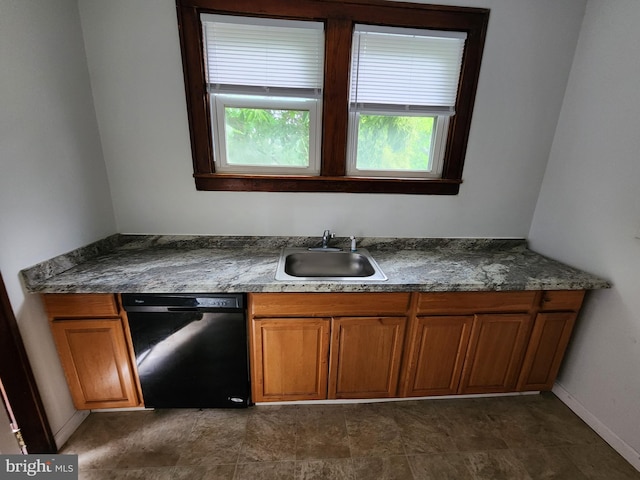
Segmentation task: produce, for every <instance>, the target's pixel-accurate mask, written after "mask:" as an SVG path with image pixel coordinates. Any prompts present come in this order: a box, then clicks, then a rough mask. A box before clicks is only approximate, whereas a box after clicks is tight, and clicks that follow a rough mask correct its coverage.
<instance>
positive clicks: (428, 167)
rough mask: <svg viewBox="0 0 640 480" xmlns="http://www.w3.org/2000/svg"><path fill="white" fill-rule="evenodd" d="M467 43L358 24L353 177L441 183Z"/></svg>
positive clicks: (451, 35)
mask: <svg viewBox="0 0 640 480" xmlns="http://www.w3.org/2000/svg"><path fill="white" fill-rule="evenodd" d="M465 39H466V34H464V33H463V32H442V31H434V30H428V29H424V30H423V29H409V28H392V27H381V26H375V25H361V24H357V25H355V28H354V32H353V43H352V56H351V58H352V60H351V62H352V63H351V85H350V97H349V111H350V122H349V128H350V133H349V146H348V149H349V152H348V167H347V173H348V174H349V175H363V176H386V177H393V178H403V177H418V178H439V177H440V176H441V174H442V165H443V157H444V151H445V149H444V148H443V145H444V144H445V142H446V138H447V131H448V127H449V117H450V116H452V115H454V114H455V104H456V100H457V93H458V86H459V79H460V70H461V65H462V55H463V52H464V44H465ZM376 125H377V126H378V130H377V131H376V129H375V126H376Z"/></svg>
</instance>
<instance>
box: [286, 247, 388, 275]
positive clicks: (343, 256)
mask: <svg viewBox="0 0 640 480" xmlns="http://www.w3.org/2000/svg"><path fill="white" fill-rule="evenodd" d="M276 280H281V281H339V282H349V281H351V282H380V281H385V280H387V276H386V275H385V274H384V273H383V272H382V270H381V269H380V266H379V265H378V264H377V263H376V261H375V260H374V259H373V257H372V256H371V254H370V253H369V251H368V250H366V249H364V248H360V249H358V250H357V251H355V252H346V251H341V250H337V249H331V248H324V249H323V248H315V249H308V248H293V247H291V248H284V249H283V250H282V253H281V254H280V260H279V262H278V269H277V270H276Z"/></svg>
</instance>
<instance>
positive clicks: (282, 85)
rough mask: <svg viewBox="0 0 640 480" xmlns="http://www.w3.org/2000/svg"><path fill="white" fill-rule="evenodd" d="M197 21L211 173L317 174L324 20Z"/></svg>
mask: <svg viewBox="0 0 640 480" xmlns="http://www.w3.org/2000/svg"><path fill="white" fill-rule="evenodd" d="M201 21H202V31H203V35H204V53H205V58H206V67H207V68H206V76H207V87H208V91H209V100H210V114H211V129H212V136H213V148H214V161H215V168H216V171H218V172H221V173H270V174H300V175H302V174H304V175H317V174H319V173H320V132H321V118H322V116H321V115H322V103H321V99H322V79H323V66H324V28H323V27H324V25H323V24H322V23H320V22H301V21H292V20H276V19H265V18H250V17H239V16H231V15H211V14H203V15H201Z"/></svg>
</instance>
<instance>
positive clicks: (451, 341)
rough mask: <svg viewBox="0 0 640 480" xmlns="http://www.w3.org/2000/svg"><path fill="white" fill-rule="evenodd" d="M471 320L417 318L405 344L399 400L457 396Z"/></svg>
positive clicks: (469, 318) (464, 318)
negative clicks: (403, 368)
mask: <svg viewBox="0 0 640 480" xmlns="http://www.w3.org/2000/svg"><path fill="white" fill-rule="evenodd" d="M472 324H473V316H471V315H466V316H444V317H418V318H417V319H416V322H415V326H414V327H413V329H412V334H411V338H410V339H409V342H408V345H407V347H408V354H409V359H408V361H407V368H406V372H405V374H404V382H403V383H404V386H403V392H402V396H405V397H426V396H430V395H453V394H455V393H457V392H458V385H459V383H460V375H461V374H462V365H463V362H464V358H465V355H466V353H467V346H468V344H469V336H470V334H471V326H472Z"/></svg>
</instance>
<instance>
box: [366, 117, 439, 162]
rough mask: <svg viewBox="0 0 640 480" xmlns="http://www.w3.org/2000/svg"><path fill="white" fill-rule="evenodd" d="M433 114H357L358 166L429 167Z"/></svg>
mask: <svg viewBox="0 0 640 480" xmlns="http://www.w3.org/2000/svg"><path fill="white" fill-rule="evenodd" d="M433 130H434V117H416V116H396V115H365V114H360V115H359V122H358V150H357V158H356V168H357V169H358V170H405V171H430V170H431V162H432V160H431V158H430V156H431V143H432V138H433Z"/></svg>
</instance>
